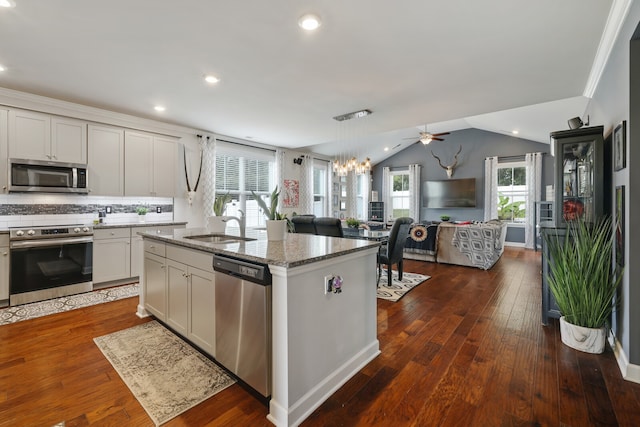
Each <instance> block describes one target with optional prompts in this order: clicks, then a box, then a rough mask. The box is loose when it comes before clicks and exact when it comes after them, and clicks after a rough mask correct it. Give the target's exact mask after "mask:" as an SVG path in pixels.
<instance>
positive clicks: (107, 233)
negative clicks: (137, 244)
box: [93, 227, 131, 240]
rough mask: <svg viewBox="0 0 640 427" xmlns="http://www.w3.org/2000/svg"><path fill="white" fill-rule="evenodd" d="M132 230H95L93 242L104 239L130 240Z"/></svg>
mask: <svg viewBox="0 0 640 427" xmlns="http://www.w3.org/2000/svg"><path fill="white" fill-rule="evenodd" d="M130 233H131V232H130V228H128V227H126V228H110V229H104V230H101V229H98V230H96V229H94V230H93V240H102V239H124V238H129V236H130V235H131V234H130Z"/></svg>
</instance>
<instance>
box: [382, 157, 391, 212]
mask: <svg viewBox="0 0 640 427" xmlns="http://www.w3.org/2000/svg"><path fill="white" fill-rule="evenodd" d="M390 179H391V168H389V167H388V166H385V167H383V168H382V201H383V202H384V205H383V206H384V219H383V220H384V221H386V220H387V218H389V215H388V212H390V210H389V208H390V206H389V196H390V195H391V194H390V191H391V189H390V188H389V180H390Z"/></svg>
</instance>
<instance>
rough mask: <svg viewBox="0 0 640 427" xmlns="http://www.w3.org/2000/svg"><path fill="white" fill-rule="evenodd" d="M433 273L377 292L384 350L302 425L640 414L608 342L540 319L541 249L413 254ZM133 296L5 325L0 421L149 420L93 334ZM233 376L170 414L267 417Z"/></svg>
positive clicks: (194, 421) (224, 421) (187, 422)
mask: <svg viewBox="0 0 640 427" xmlns="http://www.w3.org/2000/svg"><path fill="white" fill-rule="evenodd" d="M405 270H406V271H410V272H415V273H422V274H428V275H430V276H432V278H431V279H430V280H429V281H427V282H426V283H424V284H422V285H420V286H418V287H417V288H415V289H414V290H412V291H411V292H410V293H408V294H407V295H406V296H405V297H404V298H402V299H401V300H400V301H399V302H397V303H391V302H388V301H382V300H379V301H378V337H379V340H380V347H381V350H382V354H381V355H380V356H379V357H377V358H376V359H375V360H373V361H372V362H371V363H369V364H368V365H367V366H366V367H365V368H364V369H362V371H360V372H359V373H358V374H356V375H355V376H354V377H353V378H352V379H351V380H349V381H348V382H347V383H346V384H345V385H344V386H343V387H342V388H341V389H340V390H338V391H337V392H336V393H335V394H334V395H333V396H331V397H330V398H329V399H328V400H327V401H326V402H325V403H324V404H323V405H321V406H320V407H319V408H318V409H317V410H316V411H315V412H314V413H313V414H312V415H311V416H310V417H309V418H308V419H307V420H306V421H305V422H304V423H303V424H302V425H303V426H309V427H311V426H372V425H376V426H394V427H395V426H436V425H437V426H470V425H474V426H509V425H530V426H536V425H538V426H575V427H577V426H601V425H602V426H604V425H607V426H611V425H620V426H638V425H640V384H634V383H631V382H628V381H625V380H623V379H622V377H621V375H620V371H619V369H618V365H617V363H616V361H615V359H614V357H613V353H612V351H611V350H610V349H607V351H606V352H605V354H603V355H589V354H584V353H579V352H576V351H574V350H571V349H570V348H568V347H566V346H564V345H563V344H562V343H561V341H560V336H559V332H558V324H557V321H552V322H551V323H550V325H549V326H547V327H543V326H542V325H541V321H540V254H539V253H536V252H533V251H528V250H524V249H514V248H507V249H506V250H505V253H504V255H503V256H502V258H501V260H500V261H499V262H498V263H497V264H496V265H495V266H494V267H493V268H492V269H491V270H489V271H482V270H478V269H474V268H468V267H459V266H453V265H441V264H433V263H426V262H420V261H410V260H407V261H405ZM136 304H137V298H130V299H126V300H121V301H115V302H111V303H107V304H101V305H97V306H92V307H85V308H82V309H78V310H74V311H70V312H65V313H60V314H55V315H51V316H46V317H42V318H39V319H32V320H28V321H24V322H19V323H16V324H12V325H5V326H0V427H4V426H53V425H55V424H57V423H59V422H61V421H65V422H66V426H67V427H69V426H153V423H152V421H151V420H150V419H149V417H148V416H147V414H146V413H145V411H144V410H143V409H142V407H141V406H140V404H139V403H138V402H137V401H136V399H135V398H134V397H133V395H132V394H131V393H130V391H129V389H128V388H127V387H126V385H125V384H124V383H123V382H122V380H121V379H120V377H119V376H118V374H117V373H116V372H115V371H114V370H113V368H112V367H111V365H110V364H109V362H108V361H107V360H106V359H105V358H104V356H103V355H102V353H101V352H100V350H98V348H97V347H96V346H95V344H94V343H93V338H94V337H97V336H100V335H104V334H108V333H111V332H115V331H118V330H121V329H125V328H128V327H131V326H134V325H137V324H140V323H143V322H146V321H148V320H149V319H139V318H138V317H136V316H135V310H136ZM267 412H268V410H267V408H266V407H265V406H264V405H262V404H261V403H260V402H258V401H257V400H256V399H254V398H253V397H251V396H250V395H249V393H248V392H247V391H245V390H244V389H243V388H241V387H240V386H238V385H234V386H232V387H230V388H228V389H226V390H224V391H222V392H221V393H219V394H217V395H216V396H214V397H213V398H211V399H209V400H207V401H205V402H203V403H201V404H200V405H198V406H196V407H195V408H193V409H191V410H190V411H188V412H186V413H185V414H183V415H181V416H180V417H178V418H176V419H174V420H172V421H170V422H169V423H167V424H166V425H167V426H170V427H171V426H269V425H271V424H270V423H269V422H268V421H267V420H266V418H265V417H266V415H267Z"/></svg>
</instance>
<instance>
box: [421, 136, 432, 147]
mask: <svg viewBox="0 0 640 427" xmlns="http://www.w3.org/2000/svg"><path fill="white" fill-rule="evenodd" d="M431 141H433V137H432V136H431V135H427V136H423V137H421V138H420V142H422V143H423V144H424V145H428V144H429V143H430V142H431Z"/></svg>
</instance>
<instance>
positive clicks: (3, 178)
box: [0, 110, 9, 194]
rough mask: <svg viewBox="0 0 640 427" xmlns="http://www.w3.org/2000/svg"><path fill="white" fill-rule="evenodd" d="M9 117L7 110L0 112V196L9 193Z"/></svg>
mask: <svg viewBox="0 0 640 427" xmlns="http://www.w3.org/2000/svg"><path fill="white" fill-rule="evenodd" d="M8 117H9V114H8V111H7V110H0V194H6V193H7V192H8V191H9V184H8V181H7V179H8V178H9V175H7V173H8V172H7V150H8V149H9V148H8V146H7V139H8V138H7V133H8V131H7V118H8Z"/></svg>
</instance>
